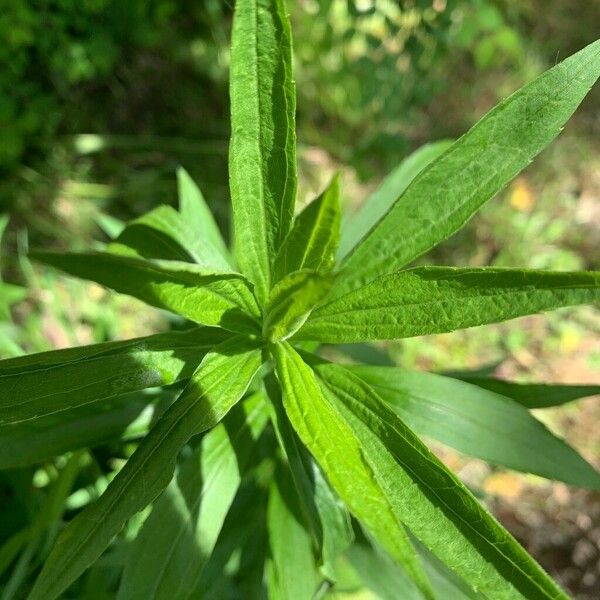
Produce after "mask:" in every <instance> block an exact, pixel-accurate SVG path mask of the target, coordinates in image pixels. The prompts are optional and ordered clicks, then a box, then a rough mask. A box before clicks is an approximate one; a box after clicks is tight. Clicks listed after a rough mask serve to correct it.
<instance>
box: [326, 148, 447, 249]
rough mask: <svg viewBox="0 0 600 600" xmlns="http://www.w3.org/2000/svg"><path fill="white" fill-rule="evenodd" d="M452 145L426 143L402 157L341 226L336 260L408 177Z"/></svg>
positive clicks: (404, 185) (399, 191)
mask: <svg viewBox="0 0 600 600" xmlns="http://www.w3.org/2000/svg"><path fill="white" fill-rule="evenodd" d="M451 145H452V140H441V141H439V142H433V143H430V144H425V145H423V146H421V147H420V148H418V149H417V150H415V151H414V152H413V153H412V154H411V155H410V156H408V157H407V158H405V159H404V160H403V161H402V162H401V163H400V164H399V165H398V167H396V168H395V169H394V170H393V171H392V172H391V173H390V174H389V175H388V176H387V177H386V178H385V179H384V180H383V182H382V183H381V185H380V186H379V187H378V188H377V189H376V190H375V191H374V192H373V193H372V194H371V195H370V196H369V197H368V198H367V200H366V201H365V203H364V204H363V205H362V206H361V207H360V210H359V211H358V212H357V213H356V214H355V215H353V216H352V217H350V219H348V221H347V222H346V223H345V225H344V227H343V228H342V239H341V241H340V248H339V252H338V260H341V259H343V258H344V257H345V256H346V255H347V254H348V253H349V252H350V251H351V250H352V248H354V247H355V246H356V245H357V244H358V243H359V242H360V241H361V240H362V238H364V237H365V235H367V233H369V231H370V230H371V229H372V228H373V227H374V226H375V225H376V224H377V222H378V221H379V220H380V219H381V218H383V217H384V216H385V215H386V213H387V212H388V211H389V210H390V208H391V207H392V206H393V204H394V202H395V201H396V200H397V199H398V198H400V196H401V195H402V194H403V193H404V192H405V191H406V188H407V187H408V186H409V185H410V183H411V181H412V180H413V179H414V178H415V177H416V176H417V175H418V174H419V173H420V172H421V171H422V170H423V169H424V168H425V167H426V166H427V165H429V164H430V163H431V162H433V161H434V160H435V159H436V158H438V157H439V156H441V155H442V154H443V153H444V152H445V151H446V150H448V148H449V147H450V146H451Z"/></svg>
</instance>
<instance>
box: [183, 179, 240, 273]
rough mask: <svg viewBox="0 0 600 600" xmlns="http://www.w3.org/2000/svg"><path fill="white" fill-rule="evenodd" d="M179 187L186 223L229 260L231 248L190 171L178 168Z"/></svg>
mask: <svg viewBox="0 0 600 600" xmlns="http://www.w3.org/2000/svg"><path fill="white" fill-rule="evenodd" d="M177 189H178V192H179V212H180V213H181V217H182V219H183V221H184V222H185V223H187V225H188V227H189V228H190V229H191V230H192V232H193V233H194V236H195V237H196V238H197V239H198V240H200V241H207V242H209V243H210V244H211V246H212V247H213V248H214V249H216V250H217V251H218V252H219V253H220V254H221V256H222V257H223V258H225V259H226V260H227V261H228V262H229V250H228V249H227V245H226V244H225V240H223V236H222V235H221V231H220V230H219V226H218V225H217V224H216V222H215V219H214V217H213V215H212V212H211V210H210V208H209V207H208V205H207V204H206V200H205V199H204V196H203V195H202V192H201V191H200V188H199V187H198V186H197V185H196V183H195V182H194V180H193V179H192V178H191V177H190V175H189V173H188V172H187V171H186V170H185V169H184V168H183V167H179V168H178V169H177Z"/></svg>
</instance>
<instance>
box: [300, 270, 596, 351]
mask: <svg viewBox="0 0 600 600" xmlns="http://www.w3.org/2000/svg"><path fill="white" fill-rule="evenodd" d="M336 287H337V286H336ZM598 299H600V273H596V272H591V271H590V272H573V273H567V272H565V273H558V272H556V273H555V272H550V271H549V272H544V271H526V270H519V269H501V268H465V269H457V268H452V267H423V268H419V269H410V270H408V271H399V272H398V273H392V274H390V275H384V276H382V277H380V278H379V279H376V280H375V281H373V282H371V283H370V284H368V285H366V286H365V287H363V288H360V289H358V290H355V291H354V292H351V293H349V294H347V295H346V296H342V297H341V298H338V299H336V300H333V301H332V302H329V303H327V304H324V305H323V306H321V307H319V308H317V309H316V310H315V311H313V313H312V314H311V316H310V317H309V319H308V321H307V322H306V324H305V325H304V327H303V328H302V329H301V330H300V331H299V332H298V333H297V334H296V339H305V340H313V341H320V342H333V343H340V342H342V343H344V342H362V341H368V340H377V339H395V338H402V337H412V336H417V335H426V334H432V333H445V332H449V331H454V330H455V329H462V328H465V327H475V326H478V325H484V324H487V323H495V322H498V321H502V320H506V319H514V318H516V317H520V316H523V315H528V314H532V313H536V312H542V311H546V310H552V309H555V308H560V307H563V306H572V305H575V304H586V303H592V302H594V301H597V300H598Z"/></svg>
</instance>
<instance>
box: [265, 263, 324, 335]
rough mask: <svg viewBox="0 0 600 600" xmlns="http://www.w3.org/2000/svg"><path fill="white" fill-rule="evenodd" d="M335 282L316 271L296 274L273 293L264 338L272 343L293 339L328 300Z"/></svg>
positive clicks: (296, 272)
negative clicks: (320, 305)
mask: <svg viewBox="0 0 600 600" xmlns="http://www.w3.org/2000/svg"><path fill="white" fill-rule="evenodd" d="M333 282H334V279H333V277H332V276H331V275H328V274H320V273H317V272H315V271H309V270H305V271H294V272H293V273H289V274H288V275H286V276H285V277H284V278H283V279H282V280H281V281H279V283H277V285H275V287H274V288H273V289H272V290H271V294H270V296H269V301H268V303H267V305H266V307H265V318H264V321H263V336H264V337H265V339H269V340H271V341H278V340H282V339H283V340H285V339H287V338H289V337H292V336H293V335H294V334H295V333H296V331H298V330H299V329H300V328H301V327H302V325H303V324H304V323H305V322H306V319H308V317H309V315H310V313H311V312H312V311H313V309H314V308H315V307H316V306H318V304H319V303H320V302H321V300H323V298H325V296H326V295H327V293H328V292H329V290H330V289H331V286H332V285H333Z"/></svg>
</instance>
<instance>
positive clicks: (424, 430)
mask: <svg viewBox="0 0 600 600" xmlns="http://www.w3.org/2000/svg"><path fill="white" fill-rule="evenodd" d="M351 371H352V372H353V373H355V374H356V375H358V376H359V377H360V378H361V379H363V380H364V381H366V382H367V383H368V384H369V386H371V388H373V390H374V391H375V392H377V394H379V396H381V398H383V399H384V400H385V401H386V402H389V404H390V406H392V407H393V408H394V410H395V411H396V412H397V413H398V415H399V416H400V418H401V419H402V420H403V421H404V422H405V423H406V424H407V425H408V426H409V427H410V428H411V429H413V430H414V431H415V432H416V433H418V434H419V435H424V436H426V437H428V438H431V439H434V440H438V441H440V442H443V443H444V444H447V445H448V446H451V447H452V448H456V449H457V450H459V451H461V452H464V453H465V454H469V455H471V456H476V457H477V458H482V459H483V460H487V461H489V462H492V463H496V464H499V465H503V466H505V467H508V468H510V469H516V470H518V471H524V472H526V473H534V474H535V475H540V476H541V477H547V478H549V479H558V480H560V481H564V482H565V483H569V484H571V485H579V486H583V487H589V488H592V489H600V474H598V473H597V472H596V471H595V470H594V468H593V467H592V466H591V465H590V464H589V463H587V462H586V461H585V460H584V459H583V458H582V457H581V456H580V455H579V454H578V453H577V452H576V451H575V450H573V448H571V447H570V446H568V445H567V444H566V443H565V442H563V440H561V439H559V438H557V437H556V436H554V435H553V434H552V433H551V432H550V431H548V429H547V428H546V427H545V426H544V425H543V424H542V423H540V422H539V421H538V420H537V419H535V418H534V417H533V416H532V415H531V414H530V412H529V411H528V410H527V409H526V408H525V407H523V406H521V405H520V404H517V403H516V402H514V401H513V400H511V399H510V398H506V397H505V396H501V395H499V394H496V393H494V392H490V391H488V390H484V389H482V388H479V387H477V386H476V385H471V384H469V383H465V382H463V381H457V380H455V379H451V378H450V377H444V376H442V375H434V374H432V373H417V372H413V371H406V370H403V369H398V368H396V367H367V366H357V367H351Z"/></svg>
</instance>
